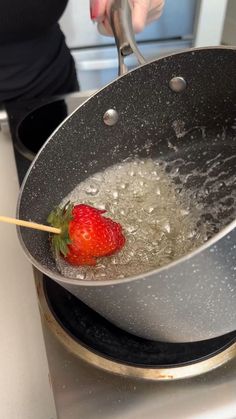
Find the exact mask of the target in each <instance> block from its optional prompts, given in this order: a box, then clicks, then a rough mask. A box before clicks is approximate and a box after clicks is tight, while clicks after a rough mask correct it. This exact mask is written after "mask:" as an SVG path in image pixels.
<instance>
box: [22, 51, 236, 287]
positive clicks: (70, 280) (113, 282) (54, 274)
mask: <svg viewBox="0 0 236 419" xmlns="http://www.w3.org/2000/svg"><path fill="white" fill-rule="evenodd" d="M203 50H211V51H213V50H228V51H236V46H222V45H220V46H208V47H200V48H189V49H188V50H183V51H178V52H175V53H172V54H168V55H165V56H162V57H160V58H158V59H155V60H153V61H151V62H148V63H145V64H143V65H141V66H139V67H138V68H140V67H144V66H147V65H149V64H151V63H154V62H157V61H160V60H163V59H165V58H168V57H172V56H175V55H182V54H188V55H190V54H192V53H193V52H198V51H203ZM136 70H137V68H134V69H133V70H131V71H129V72H128V73H126V74H124V75H122V76H119V77H117V78H116V79H115V80H113V81H112V82H110V83H108V84H107V85H106V86H104V87H103V88H102V89H100V90H98V91H96V92H95V93H94V95H92V96H90V97H88V99H87V100H85V101H84V102H83V103H82V104H81V105H79V106H78V108H76V109H75V110H74V111H73V112H72V113H71V114H70V115H68V116H67V117H66V118H65V119H64V120H63V121H62V122H61V124H60V125H58V127H57V128H56V129H55V130H54V131H53V133H52V134H51V135H50V136H49V138H48V139H47V141H46V142H45V143H44V145H43V146H42V147H41V149H40V150H39V151H38V153H37V154H36V156H35V159H34V160H33V162H32V163H31V165H30V167H29V169H28V171H27V173H26V175H25V178H24V180H23V182H22V185H21V188H20V192H19V196H18V201H17V208H16V215H17V217H18V218H19V210H20V203H21V197H22V194H23V191H24V188H25V184H26V182H27V179H28V177H29V175H30V172H31V169H32V167H33V166H34V162H35V161H36V160H37V158H38V157H39V155H40V154H41V152H42V150H43V149H44V148H45V147H46V145H47V143H48V142H49V141H50V139H51V138H52V137H53V136H54V135H55V133H56V132H57V131H58V130H60V128H61V127H62V126H63V125H64V123H65V122H66V121H67V120H68V119H69V118H70V117H71V116H72V115H73V114H74V113H75V112H77V110H78V109H79V108H80V107H82V106H83V105H84V104H85V103H86V102H87V101H89V100H90V99H91V98H92V97H94V96H95V95H98V94H99V93H100V92H101V91H103V90H104V89H106V88H107V87H108V86H110V85H112V84H113V83H115V82H116V81H117V80H119V79H121V78H123V77H125V76H127V74H130V73H132V72H134V71H136ZM235 228H236V219H235V220H233V221H232V222H231V223H230V224H228V225H227V226H225V227H224V228H223V229H222V230H220V231H219V232H218V233H217V234H215V235H214V236H213V237H212V238H211V239H210V240H208V241H207V242H205V243H203V244H202V245H201V246H199V247H198V248H196V249H195V250H194V251H192V252H190V253H187V254H186V255H184V256H182V257H181V258H179V259H176V260H174V261H173V262H171V263H168V264H167V265H164V266H162V267H160V268H158V269H153V270H150V271H148V272H145V273H143V274H139V275H135V276H131V277H127V278H121V279H107V280H102V281H100V280H81V279H76V278H67V277H64V276H63V275H61V274H60V273H59V271H58V272H54V271H52V270H50V269H47V268H46V267H45V266H44V265H42V264H41V263H39V262H38V261H37V260H36V259H35V258H34V257H32V255H31V253H30V252H29V250H28V249H27V247H26V245H25V243H24V241H23V238H22V235H21V228H20V227H19V226H17V235H18V239H19V241H20V244H21V246H22V248H23V251H24V253H25V255H26V257H27V258H28V260H29V261H30V262H31V263H32V264H33V266H35V268H37V269H38V270H39V271H40V272H42V273H43V274H45V275H47V276H48V277H49V278H51V279H54V280H56V281H58V282H60V283H65V284H67V285H74V286H76V285H79V286H86V287H89V286H90V287H94V286H95V287H99V286H109V285H119V284H126V283H129V282H133V281H136V280H141V279H147V278H148V277H152V276H154V275H158V274H159V273H162V272H165V271H167V270H169V269H171V268H175V267H176V266H178V265H180V264H182V263H184V262H186V261H188V260H189V259H192V258H194V256H196V255H198V254H200V253H201V252H203V251H204V250H207V249H209V248H210V247H211V246H213V245H214V244H215V243H217V242H218V241H219V240H221V239H222V238H224V237H225V236H227V235H228V234H229V233H230V232H232V231H233V230H234V229H235Z"/></svg>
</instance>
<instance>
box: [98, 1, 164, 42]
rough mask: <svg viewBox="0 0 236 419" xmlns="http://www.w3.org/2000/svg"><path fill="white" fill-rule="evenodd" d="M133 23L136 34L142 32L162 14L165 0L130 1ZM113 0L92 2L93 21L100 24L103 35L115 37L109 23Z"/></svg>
mask: <svg viewBox="0 0 236 419" xmlns="http://www.w3.org/2000/svg"><path fill="white" fill-rule="evenodd" d="M130 3H131V7H132V22H133V28H134V31H135V32H141V31H142V30H143V29H144V27H145V25H147V24H149V23H151V22H152V21H153V20H156V19H158V18H159V17H160V16H161V14H162V9H163V6H164V3H165V0H130ZM110 6H111V0H90V13H91V19H92V20H93V21H95V22H97V23H98V29H99V31H100V32H101V33H102V34H103V35H113V33H112V29H111V26H110V22H109V16H110Z"/></svg>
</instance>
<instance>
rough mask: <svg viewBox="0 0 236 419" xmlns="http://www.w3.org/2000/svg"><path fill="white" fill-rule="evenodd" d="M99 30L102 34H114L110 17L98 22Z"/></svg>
mask: <svg viewBox="0 0 236 419" xmlns="http://www.w3.org/2000/svg"><path fill="white" fill-rule="evenodd" d="M98 31H99V33H100V34H101V35H104V36H113V32H112V29H111V25H110V23H109V20H108V19H105V20H104V21H103V22H99V23H98Z"/></svg>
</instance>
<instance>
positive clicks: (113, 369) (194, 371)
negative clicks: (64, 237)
mask: <svg viewBox="0 0 236 419" xmlns="http://www.w3.org/2000/svg"><path fill="white" fill-rule="evenodd" d="M35 278H36V279H35V280H36V287H37V293H38V300H39V307H40V312H41V316H42V317H43V318H44V320H45V322H46V324H47V325H48V326H49V328H50V329H51V331H52V332H53V333H54V335H55V336H56V337H57V338H58V340H59V341H60V342H61V344H62V345H63V346H64V347H66V349H67V350H68V351H69V352H71V353H72V354H73V355H75V356H76V357H79V358H81V359H82V360H84V361H85V362H87V363H89V364H90V365H93V366H95V367H97V368H100V369H102V370H105V371H107V372H110V373H113V374H116V375H121V376H127V377H132V378H137V379H145V380H152V381H171V380H178V379H183V378H190V377H194V376H197V375H201V374H204V373H206V372H209V371H211V370H213V369H216V368H218V367H219V366H221V365H223V364H225V363H226V362H228V361H230V360H231V359H233V358H234V357H235V356H236V342H234V341H231V343H229V345H228V346H226V345H224V347H223V350H222V351H221V352H218V353H215V354H213V355H212V356H210V357H208V358H204V359H202V360H201V359H200V360H196V361H195V362H191V363H187V364H185V365H176V366H170V367H165V366H164V367H158V366H157V367H156V366H154V367H152V366H149V365H147V366H145V365H144V366H139V365H138V366H134V365H129V364H128V363H125V362H122V361H120V360H117V361H116V360H112V359H111V358H109V357H107V356H106V355H104V356H103V355H102V354H100V353H96V351H95V350H94V349H89V348H88V347H86V345H84V344H83V343H82V342H79V341H78V339H76V338H75V337H74V336H73V335H72V334H70V332H68V331H67V330H66V329H65V328H64V327H63V326H62V324H60V321H59V320H58V319H57V318H56V316H55V315H54V314H53V312H52V310H51V309H50V307H49V303H48V301H47V297H46V295H45V287H44V279H43V277H42V275H41V274H40V273H39V272H37V271H36V274H35ZM58 286H59V285H58Z"/></svg>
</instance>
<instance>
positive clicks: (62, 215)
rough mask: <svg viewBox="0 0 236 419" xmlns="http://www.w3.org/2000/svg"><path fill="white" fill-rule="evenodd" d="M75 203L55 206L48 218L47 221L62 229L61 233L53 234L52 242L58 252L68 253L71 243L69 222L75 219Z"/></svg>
mask: <svg viewBox="0 0 236 419" xmlns="http://www.w3.org/2000/svg"><path fill="white" fill-rule="evenodd" d="M73 208H74V205H73V204H72V203H71V202H68V203H67V204H66V205H65V206H64V207H62V208H60V207H56V208H54V209H53V210H52V211H51V213H50V214H49V216H48V218H47V222H48V223H49V224H50V225H51V226H52V227H56V228H60V229H61V233H60V234H52V235H51V244H52V248H53V251H54V252H55V253H56V254H60V253H61V254H62V255H63V256H66V255H67V253H68V244H70V243H71V240H70V237H69V222H70V221H71V220H72V219H73V215H72V211H73Z"/></svg>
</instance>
